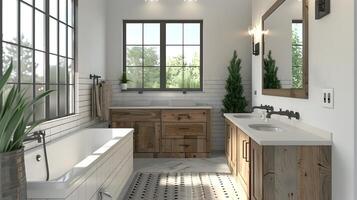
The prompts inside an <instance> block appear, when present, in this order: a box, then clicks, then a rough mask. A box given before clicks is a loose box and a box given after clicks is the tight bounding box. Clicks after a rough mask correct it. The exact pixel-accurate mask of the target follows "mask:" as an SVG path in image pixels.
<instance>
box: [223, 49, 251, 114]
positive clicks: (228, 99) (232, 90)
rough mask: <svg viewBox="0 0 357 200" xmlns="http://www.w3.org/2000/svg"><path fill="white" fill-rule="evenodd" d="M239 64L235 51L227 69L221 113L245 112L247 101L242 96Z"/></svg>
mask: <svg viewBox="0 0 357 200" xmlns="http://www.w3.org/2000/svg"><path fill="white" fill-rule="evenodd" d="M241 62H242V61H241V59H239V58H238V55H237V51H234V53H233V58H232V60H231V62H230V65H229V67H228V71H229V76H228V79H227V81H226V91H227V94H226V95H225V97H224V99H223V107H224V108H223V109H222V112H223V113H241V112H245V111H246V110H245V109H246V107H247V100H246V99H245V97H244V96H243V92H244V89H243V85H242V78H241V75H240V70H241Z"/></svg>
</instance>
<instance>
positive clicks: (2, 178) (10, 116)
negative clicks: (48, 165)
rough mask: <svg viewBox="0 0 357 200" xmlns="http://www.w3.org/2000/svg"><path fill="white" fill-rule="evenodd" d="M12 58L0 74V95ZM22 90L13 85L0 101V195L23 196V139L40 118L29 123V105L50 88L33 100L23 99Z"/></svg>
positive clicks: (12, 197)
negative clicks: (7, 66) (4, 70)
mask: <svg viewBox="0 0 357 200" xmlns="http://www.w3.org/2000/svg"><path fill="white" fill-rule="evenodd" d="M12 69H13V65H12V62H11V63H10V66H9V68H8V69H7V70H6V72H5V73H4V75H3V76H2V77H0V95H1V96H4V95H5V86H6V84H7V81H8V80H9V78H10V76H11V72H12ZM25 92H26V91H23V90H20V88H19V87H18V86H13V87H12V88H11V90H10V91H9V93H8V94H7V95H6V96H4V97H5V98H3V102H2V104H0V199H26V198H27V194H26V192H27V191H26V184H27V183H26V171H25V163H24V145H23V141H24V139H25V137H26V135H27V134H29V133H30V132H31V131H32V130H33V129H34V128H35V127H36V126H37V125H39V124H40V122H36V123H33V124H31V125H30V124H29V122H30V119H31V118H32V114H33V110H32V107H33V106H34V105H35V104H36V102H38V101H39V100H40V99H42V98H44V97H45V96H47V95H48V94H49V93H50V92H51V91H46V92H44V93H42V94H41V95H39V96H37V97H36V98H35V99H34V100H32V99H31V100H30V99H27V98H26V96H25Z"/></svg>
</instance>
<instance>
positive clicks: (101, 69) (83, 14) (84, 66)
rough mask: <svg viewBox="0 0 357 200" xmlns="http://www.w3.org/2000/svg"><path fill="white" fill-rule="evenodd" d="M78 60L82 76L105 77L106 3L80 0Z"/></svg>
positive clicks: (98, 0)
mask: <svg viewBox="0 0 357 200" xmlns="http://www.w3.org/2000/svg"><path fill="white" fill-rule="evenodd" d="M78 1H79V2H78V4H79V5H78V45H79V47H78V62H79V66H78V67H79V69H78V71H79V74H80V76H81V77H89V74H91V73H92V74H93V73H95V74H97V75H100V76H102V77H103V78H105V75H106V70H105V69H106V68H105V9H106V8H105V3H104V2H103V1H101V0H78Z"/></svg>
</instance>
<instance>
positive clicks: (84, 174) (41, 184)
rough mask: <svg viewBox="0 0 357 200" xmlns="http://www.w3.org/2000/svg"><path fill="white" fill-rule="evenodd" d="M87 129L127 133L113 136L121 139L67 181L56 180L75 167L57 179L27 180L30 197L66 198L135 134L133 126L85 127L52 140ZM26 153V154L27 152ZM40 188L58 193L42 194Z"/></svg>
mask: <svg viewBox="0 0 357 200" xmlns="http://www.w3.org/2000/svg"><path fill="white" fill-rule="evenodd" d="M87 129H92V130H93V129H95V130H98V129H104V130H120V131H125V133H123V135H122V136H117V137H113V138H111V139H119V140H118V141H117V142H116V143H115V144H114V145H113V146H111V147H110V148H109V149H108V150H107V151H105V152H104V153H102V154H100V156H99V157H98V158H97V159H96V160H95V161H93V162H92V163H90V165H88V166H87V167H85V168H83V169H81V170H78V172H76V173H75V174H73V175H72V177H70V178H68V179H67V180H65V181H56V180H58V179H61V178H62V177H63V176H65V175H67V174H68V173H70V171H71V170H72V169H73V168H72V169H70V170H69V171H68V172H66V173H64V174H63V175H62V176H60V177H59V178H56V180H53V179H52V180H50V181H27V194H28V196H29V198H66V197H67V196H68V195H70V194H71V193H72V192H73V191H74V190H75V189H76V188H78V187H79V186H80V185H81V184H82V183H83V182H85V181H86V180H87V179H88V177H90V175H91V174H93V172H94V171H95V170H96V169H98V168H99V167H100V166H101V165H102V164H104V162H105V161H107V160H108V159H110V157H107V156H108V155H110V154H113V153H115V152H113V151H114V150H115V149H116V147H118V146H119V145H122V144H126V143H127V142H130V139H133V134H134V129H132V128H85V129H81V130H77V131H75V132H73V133H70V134H67V135H65V136H62V137H60V138H57V139H56V140H53V141H51V142H53V143H54V142H56V141H58V140H61V139H64V138H66V137H70V136H71V135H73V134H78V133H79V132H81V131H85V130H87ZM108 141H109V140H108ZM39 148H41V147H39ZM35 150H37V148H34V149H32V151H35ZM130 152H131V154H133V149H132V150H131V151H130ZM92 153H93V152H92ZM25 154H26V152H25ZM104 159H106V160H105V161H104ZM103 161H104V162H103ZM101 162H103V163H101ZM99 164H100V165H99ZM25 167H26V166H25ZM39 188H44V190H46V189H51V190H56V193H55V194H53V193H51V194H50V195H49V194H48V193H44V194H41V193H40V192H39V190H40V189H39Z"/></svg>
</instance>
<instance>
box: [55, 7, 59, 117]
mask: <svg viewBox="0 0 357 200" xmlns="http://www.w3.org/2000/svg"><path fill="white" fill-rule="evenodd" d="M59 21H60V1H57V20H56V23H57V87H56V88H57V113H56V118H57V117H59V114H60V56H59V55H60V41H59V38H60V22H59Z"/></svg>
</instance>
